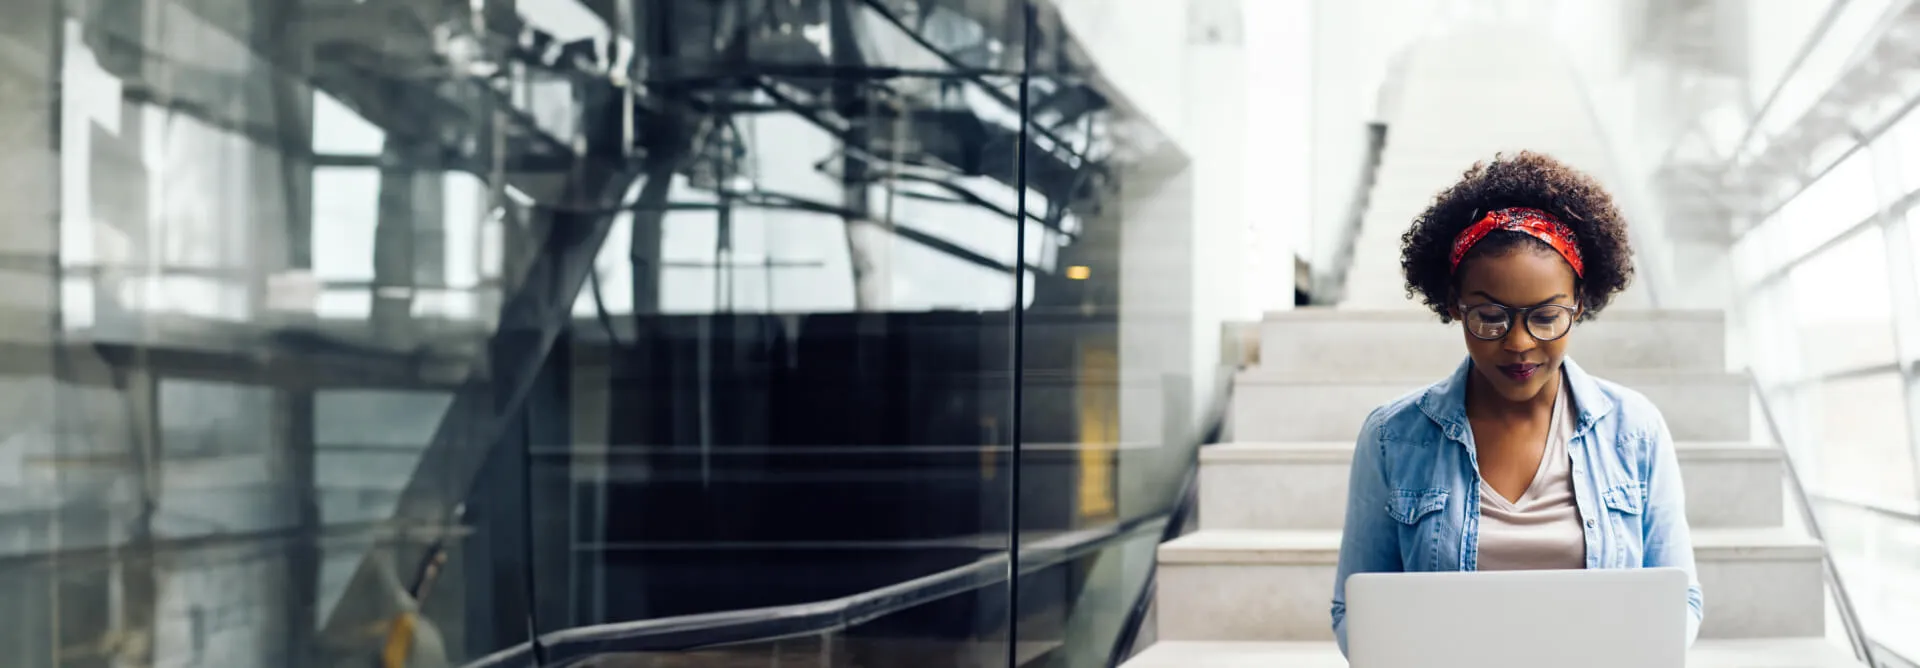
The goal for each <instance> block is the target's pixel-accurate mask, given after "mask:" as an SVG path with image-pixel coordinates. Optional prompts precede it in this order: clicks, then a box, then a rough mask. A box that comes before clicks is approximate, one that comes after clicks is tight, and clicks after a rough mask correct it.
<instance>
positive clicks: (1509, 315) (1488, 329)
mask: <svg viewBox="0 0 1920 668" xmlns="http://www.w3.org/2000/svg"><path fill="white" fill-rule="evenodd" d="M1460 313H1461V314H1462V315H1461V318H1460V320H1461V321H1462V322H1464V323H1466V325H1467V333H1468V334H1472V335H1473V337H1474V338H1476V339H1480V340H1482V341H1498V340H1500V339H1504V338H1506V337H1507V332H1509V331H1511V330H1512V329H1513V318H1514V316H1515V315H1518V316H1519V317H1520V318H1521V319H1522V320H1523V321H1524V322H1526V323H1527V334H1529V335H1532V336H1533V339H1534V340H1535V341H1542V342H1544V341H1552V340H1554V339H1558V338H1560V337H1562V336H1566V335H1567V332H1570V331H1573V320H1574V316H1576V315H1578V314H1579V312H1578V311H1576V310H1575V309H1574V307H1572V306H1565V305H1561V304H1541V305H1539V306H1528V307H1525V308H1513V307H1508V306H1501V305H1499V304H1491V303H1489V304H1478V305H1475V306H1467V305H1465V304H1461V305H1460Z"/></svg>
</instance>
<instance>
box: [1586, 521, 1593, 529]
mask: <svg viewBox="0 0 1920 668" xmlns="http://www.w3.org/2000/svg"><path fill="white" fill-rule="evenodd" d="M1587 528H1589V529H1591V528H1593V520H1587Z"/></svg>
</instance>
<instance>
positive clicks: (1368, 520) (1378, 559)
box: [1333, 409, 1401, 655]
mask: <svg viewBox="0 0 1920 668" xmlns="http://www.w3.org/2000/svg"><path fill="white" fill-rule="evenodd" d="M1381 413H1382V411H1381V410H1379V409H1375V410H1374V412H1373V414H1372V415H1369V416H1367V421H1366V422H1365V423H1364V424H1363V425H1362V426H1361V427H1360V438H1359V439H1358V441H1357V442H1356V443H1354V446H1353V468H1352V469H1350V470H1349V471H1348V474H1347V519H1346V529H1345V530H1344V531H1342V532H1341V535H1340V566H1339V569H1338V571H1337V572H1336V574H1335V575H1334V579H1333V635H1334V638H1336V639H1337V640H1339V642H1340V653H1341V654H1342V655H1345V654H1346V653H1347V576H1349V575H1352V574H1354V573H1381V572H1396V571H1399V570H1401V564H1400V533H1399V531H1398V529H1397V527H1395V526H1394V522H1393V519H1392V518H1391V517H1388V516H1387V478H1386V469H1385V468H1384V467H1383V466H1382V463H1383V462H1382V460H1381V458H1382V457H1383V453H1382V451H1381V450H1382V446H1383V445H1384V444H1383V443H1382V442H1381V440H1380V432H1381V428H1380V421H1381V420H1382V417H1381Z"/></svg>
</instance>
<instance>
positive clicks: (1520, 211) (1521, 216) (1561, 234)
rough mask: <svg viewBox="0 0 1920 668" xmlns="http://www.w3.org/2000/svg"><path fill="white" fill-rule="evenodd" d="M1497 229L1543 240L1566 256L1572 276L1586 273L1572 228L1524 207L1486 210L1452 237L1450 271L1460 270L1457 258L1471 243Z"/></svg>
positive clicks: (1536, 210) (1478, 241)
mask: <svg viewBox="0 0 1920 668" xmlns="http://www.w3.org/2000/svg"><path fill="white" fill-rule="evenodd" d="M1500 230H1506V231H1509V232H1519V233H1521V234H1525V235H1527V236H1530V237H1533V238H1535V239H1539V240H1541V241H1545V242H1547V245H1548V246H1552V247H1553V249H1554V250H1555V251H1558V252H1559V253H1560V257H1563V258H1566V259H1567V264H1568V265H1571V266H1572V267H1573V275H1574V276H1580V277H1584V276H1586V273H1585V267H1584V266H1583V265H1582V264H1581V263H1580V244H1579V242H1576V241H1574V238H1573V228H1570V227H1567V224H1566V223H1562V222H1560V219H1558V218H1555V217H1553V214H1550V213H1547V212H1545V211H1541V210H1539V209H1528V208H1525V207H1514V208H1510V209H1498V210H1495V211H1490V212H1488V213H1487V215H1486V217H1484V218H1481V219H1480V222H1477V223H1474V224H1472V225H1469V226H1467V229H1465V230H1462V231H1461V232H1460V236H1458V237H1454V239H1453V258H1452V259H1453V265H1452V271H1459V270H1460V260H1461V259H1462V258H1465V257H1466V256H1467V251H1469V250H1472V249H1473V245H1474V244H1477V243H1480V240H1481V239H1485V238H1487V235H1488V234H1492V233H1493V232H1496V231H1500Z"/></svg>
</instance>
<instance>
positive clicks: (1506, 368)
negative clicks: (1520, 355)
mask: <svg viewBox="0 0 1920 668" xmlns="http://www.w3.org/2000/svg"><path fill="white" fill-rule="evenodd" d="M1539 372H1540V365H1538V364H1502V365H1500V373H1503V374H1506V375H1507V377H1508V378H1512V379H1514V380H1516V381H1520V380H1526V379H1528V378H1532V377H1533V374H1536V373H1539Z"/></svg>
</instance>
